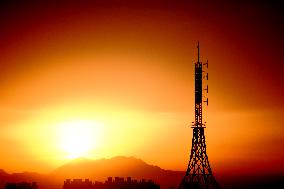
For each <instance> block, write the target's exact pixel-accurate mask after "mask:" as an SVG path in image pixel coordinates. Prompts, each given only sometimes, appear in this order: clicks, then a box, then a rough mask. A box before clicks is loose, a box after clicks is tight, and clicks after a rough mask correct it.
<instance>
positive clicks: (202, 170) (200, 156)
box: [178, 41, 220, 189]
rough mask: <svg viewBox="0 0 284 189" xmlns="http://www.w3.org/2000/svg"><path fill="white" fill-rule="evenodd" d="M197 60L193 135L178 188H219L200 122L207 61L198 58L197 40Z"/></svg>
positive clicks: (203, 125) (203, 126) (206, 101)
mask: <svg viewBox="0 0 284 189" xmlns="http://www.w3.org/2000/svg"><path fill="white" fill-rule="evenodd" d="M197 50H198V51H197V53H198V57H197V62H195V64H194V72H195V78H194V79H195V90H194V93H195V120H194V122H192V128H193V137H192V147H191V154H190V159H189V162H188V166H187V171H186V173H185V176H184V178H183V179H182V181H181V183H180V185H179V188H178V189H197V188H198V189H209V188H210V189H220V186H219V184H218V183H217V181H216V180H215V177H214V176H213V174H212V170H211V167H210V164H209V160H208V155H207V152H206V142H205V131H204V129H205V123H206V122H205V123H204V124H203V123H202V103H206V104H207V105H208V98H207V99H206V100H205V101H203V95H202V94H203V91H206V92H207V93H208V85H207V87H206V88H205V89H204V88H203V86H202V81H203V79H207V80H208V73H206V75H204V76H203V74H204V73H203V72H204V70H203V67H205V66H206V68H208V61H207V62H206V63H204V64H202V62H200V60H199V53H200V51H199V50H200V49H199V41H198V43H197Z"/></svg>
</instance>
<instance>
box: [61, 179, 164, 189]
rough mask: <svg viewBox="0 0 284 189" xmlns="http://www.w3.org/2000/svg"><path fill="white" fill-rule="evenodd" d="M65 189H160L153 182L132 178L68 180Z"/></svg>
mask: <svg viewBox="0 0 284 189" xmlns="http://www.w3.org/2000/svg"><path fill="white" fill-rule="evenodd" d="M63 189H160V186H159V185H158V184H155V183H154V182H153V181H152V180H146V179H142V180H136V179H132V178H131V177H127V178H126V179H124V178H123V177H115V178H114V179H113V178H112V177H108V179H107V180H106V181H105V182H99V181H95V182H92V181H90V180H89V179H85V180H83V179H73V180H71V179H66V180H65V181H64V184H63Z"/></svg>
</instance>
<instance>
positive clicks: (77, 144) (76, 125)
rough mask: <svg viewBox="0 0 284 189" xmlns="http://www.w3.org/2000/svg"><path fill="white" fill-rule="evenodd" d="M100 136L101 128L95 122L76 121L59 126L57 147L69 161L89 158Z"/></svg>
mask: <svg viewBox="0 0 284 189" xmlns="http://www.w3.org/2000/svg"><path fill="white" fill-rule="evenodd" d="M101 135H102V128H101V126H100V125H99V124H98V123H97V122H95V121H89V120H76V121H69V122H64V123H62V124H59V146H60V148H61V149H62V150H63V151H64V153H66V158H69V159H73V158H77V157H89V156H91V155H92V151H94V150H95V149H96V148H97V146H98V145H99V144H98V143H99V140H100V138H101Z"/></svg>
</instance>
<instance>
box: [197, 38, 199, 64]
mask: <svg viewBox="0 0 284 189" xmlns="http://www.w3.org/2000/svg"><path fill="white" fill-rule="evenodd" d="M197 49H198V51H197V54H198V58H197V60H198V61H197V62H199V41H198V42H197Z"/></svg>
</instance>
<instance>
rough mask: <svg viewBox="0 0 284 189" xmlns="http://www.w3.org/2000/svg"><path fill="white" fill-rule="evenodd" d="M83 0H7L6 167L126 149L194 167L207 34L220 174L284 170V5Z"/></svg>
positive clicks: (0, 131)
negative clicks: (198, 64)
mask: <svg viewBox="0 0 284 189" xmlns="http://www.w3.org/2000/svg"><path fill="white" fill-rule="evenodd" d="M78 2H79V1H78ZM78 2H77V1H60V3H58V2H57V3H55V2H53V3H51V1H49V3H38V2H32V1H28V2H26V3H24V2H16V1H12V2H11V1H10V3H6V4H5V3H2V4H1V5H0V123H1V125H0V151H1V155H0V168H3V169H4V170H7V171H9V172H15V171H25V170H27V171H38V172H42V173H47V172H49V171H51V170H52V169H54V168H55V167H58V166H59V165H61V164H63V163H64V162H68V161H70V158H74V157H77V155H82V156H85V157H88V158H93V159H97V158H104V157H105V158H109V157H113V156H117V155H125V156H135V157H138V158H141V159H143V160H144V161H146V162H148V163H151V164H155V165H158V166H160V167H162V168H165V169H175V170H185V169H186V167H187V162H188V158H189V152H190V148H191V138H192V129H191V128H190V127H189V126H190V124H191V122H192V121H194V85H193V84H194V83H193V82H194V75H193V73H194V70H193V68H194V67H193V63H194V62H195V61H196V59H197V49H196V44H197V41H198V40H199V41H200V47H201V61H204V62H205V61H206V60H207V59H208V60H209V82H208V84H209V94H208V97H209V107H208V108H207V107H206V109H205V110H204V116H203V117H204V119H205V121H206V122H207V128H206V140H207V152H208V155H209V161H210V163H211V166H212V167H213V172H216V173H217V174H218V173H224V172H232V171H243V170H246V172H249V173H251V174H256V173H258V174H261V173H264V172H268V173H283V169H284V166H283V165H284V153H283V142H284V136H283V132H284V127H283V126H284V125H283V120H282V118H283V113H284V110H283V107H284V103H283V99H282V98H283V96H284V88H283V82H284V79H283V71H284V64H283V59H282V55H283V50H284V48H283V42H284V40H283V39H284V38H283V33H284V27H283V23H284V10H283V6H280V4H278V3H272V2H270V3H259V2H253V1H249V2H247V1H238V2H237V1H230V3H228V2H227V3H223V2H221V1H219V3H205V2H204V3H192V2H189V1H185V0H184V1H155V2H151V1H135V3H134V2H131V1H129V2H127V1H123V2H120V1H105V2H104V3H97V2H92V3H91V2H90V1H89V2H87V1H85V3H78ZM80 132H82V133H81V136H77V134H78V133H80ZM86 133H88V135H86ZM78 135H79V134H78ZM82 135H83V136H84V137H83V138H82ZM73 140H74V141H75V142H74V141H73ZM76 140H77V142H76ZM72 141H73V142H72ZM78 141H83V142H82V143H80V142H78ZM84 142H85V143H84ZM80 145H84V146H85V147H86V149H85V148H82V147H81V146H80ZM73 147H74V148H76V149H74V148H73ZM70 148H71V149H70ZM76 150H77V151H76ZM271 162H273V163H271Z"/></svg>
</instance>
